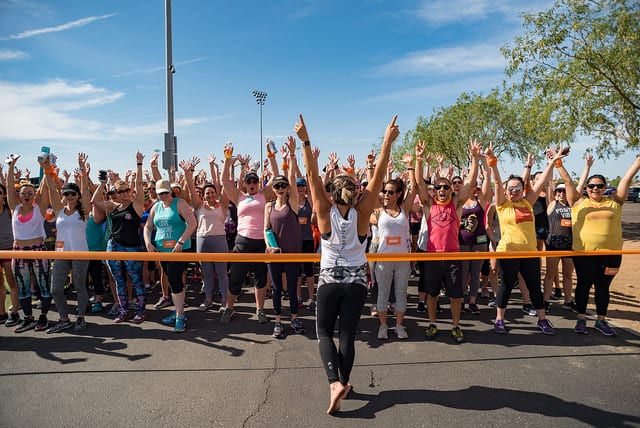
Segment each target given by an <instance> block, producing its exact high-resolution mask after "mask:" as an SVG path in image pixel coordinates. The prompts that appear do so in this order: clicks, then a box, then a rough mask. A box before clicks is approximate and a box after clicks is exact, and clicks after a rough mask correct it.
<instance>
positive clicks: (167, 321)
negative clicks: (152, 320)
mask: <svg viewBox="0 0 640 428" xmlns="http://www.w3.org/2000/svg"><path fill="white" fill-rule="evenodd" d="M161 321H162V324H166V325H169V324H174V323H175V322H176V311H172V312H171V313H170V314H169V316H166V317H164V318H162V320H161Z"/></svg>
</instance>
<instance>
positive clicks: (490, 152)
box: [484, 141, 495, 158]
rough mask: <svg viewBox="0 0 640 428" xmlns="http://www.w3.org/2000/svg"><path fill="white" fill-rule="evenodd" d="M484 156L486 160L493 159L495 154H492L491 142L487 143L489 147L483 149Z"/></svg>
mask: <svg viewBox="0 0 640 428" xmlns="http://www.w3.org/2000/svg"><path fill="white" fill-rule="evenodd" d="M484 155H485V156H486V157H488V158H493V157H495V154H494V153H493V141H489V147H487V148H486V149H484Z"/></svg>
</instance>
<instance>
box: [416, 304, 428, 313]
mask: <svg viewBox="0 0 640 428" xmlns="http://www.w3.org/2000/svg"><path fill="white" fill-rule="evenodd" d="M416 311H417V312H418V313H419V314H424V313H425V312H427V305H425V304H424V302H418V307H417V309H416Z"/></svg>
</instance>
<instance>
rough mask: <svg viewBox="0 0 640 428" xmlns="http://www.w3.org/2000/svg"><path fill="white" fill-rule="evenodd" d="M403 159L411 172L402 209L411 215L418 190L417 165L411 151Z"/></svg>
mask: <svg viewBox="0 0 640 428" xmlns="http://www.w3.org/2000/svg"><path fill="white" fill-rule="evenodd" d="M403 161H404V163H405V165H406V167H407V168H406V169H407V171H408V172H409V185H408V186H407V191H406V192H405V195H404V199H403V200H402V209H403V210H404V212H405V213H406V214H407V215H409V211H411V207H412V206H413V200H414V199H415V198H416V192H417V190H418V189H417V183H416V168H415V167H416V165H415V164H414V162H413V156H412V155H411V153H405V155H404V159H403Z"/></svg>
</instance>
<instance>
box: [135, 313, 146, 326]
mask: <svg viewBox="0 0 640 428" xmlns="http://www.w3.org/2000/svg"><path fill="white" fill-rule="evenodd" d="M146 319H147V313H146V312H141V313H138V314H136V316H135V317H133V319H132V320H131V322H133V323H134V324H142V323H143V322H144V320H146Z"/></svg>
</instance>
